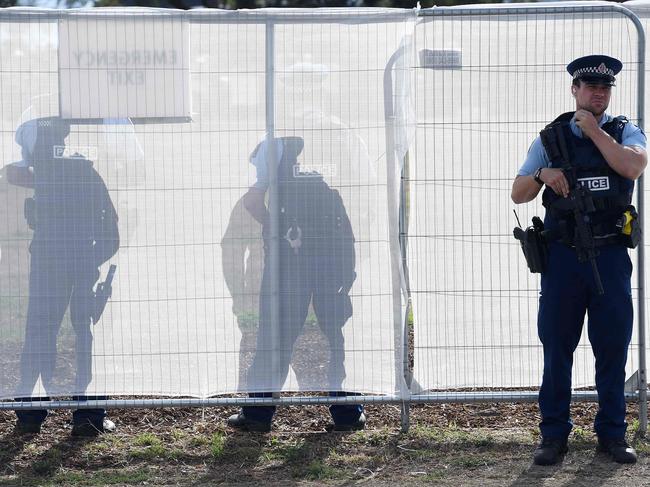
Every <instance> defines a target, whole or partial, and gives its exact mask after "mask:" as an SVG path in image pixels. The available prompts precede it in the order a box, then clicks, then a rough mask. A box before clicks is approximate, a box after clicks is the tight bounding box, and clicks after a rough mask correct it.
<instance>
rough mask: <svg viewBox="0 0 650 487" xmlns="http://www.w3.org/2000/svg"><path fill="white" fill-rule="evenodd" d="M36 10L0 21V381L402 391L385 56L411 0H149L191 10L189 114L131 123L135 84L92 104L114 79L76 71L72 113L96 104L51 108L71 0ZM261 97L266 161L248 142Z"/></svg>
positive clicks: (184, 389) (15, 389) (37, 385)
mask: <svg viewBox="0 0 650 487" xmlns="http://www.w3.org/2000/svg"><path fill="white" fill-rule="evenodd" d="M92 12H94V11H91V13H90V14H89V15H86V16H84V18H86V17H88V18H91V17H93V15H92ZM111 12H115V11H113V10H112V11H111ZM124 12H126V13H128V15H127V17H130V18H129V19H127V18H126V17H125V18H124V22H132V21H133V18H137V19H138V21H141V22H143V23H147V22H148V20H147V18H148V15H152V16H157V15H159V14H160V12H159V11H156V10H146V9H129V10H126V11H124ZM124 12H122V11H117V13H118V14H119V15H117V16H112V17H111V22H112V24H111V25H112V27H111V29H113V30H112V31H111V32H113V33H115V32H118V31H120V28H121V27H119V21H120V20H119V19H121V18H122V16H123V14H124ZM10 14H11V15H10ZM42 15H52V14H51V12H50V13H49V14H48V12H44V11H37V10H33V9H16V10H9V11H6V12H5V14H4V16H3V17H2V19H1V20H2V29H1V30H0V55H1V56H2V58H3V65H2V72H1V73H0V74H1V77H0V88H1V90H0V93H1V95H0V96H1V97H2V100H3V104H2V119H1V122H0V123H2V132H1V133H2V138H1V139H0V151H1V154H2V157H3V159H2V160H3V161H4V162H3V165H4V168H3V169H2V171H1V172H0V174H1V175H2V177H1V178H0V200H1V201H3V202H4V203H3V204H1V205H0V248H1V249H2V257H1V259H0V357H2V359H1V360H2V364H1V367H0V397H5V398H9V397H16V396H29V395H35V396H44V395H46V394H47V395H51V396H56V395H70V394H82V393H83V394H87V395H117V394H120V395H122V394H126V395H131V394H134V395H142V394H147V395H150V394H154V395H156V394H162V395H170V396H180V395H187V396H196V397H206V396H210V395H214V394H220V393H229V392H236V391H242V392H248V391H258V392H261V391H273V390H280V389H282V390H293V391H312V390H316V391H350V392H369V393H382V394H395V393H396V392H397V391H403V390H404V384H403V379H402V376H401V371H402V368H403V364H402V362H401V354H396V353H395V343H396V341H401V336H400V335H399V334H400V333H401V329H402V328H401V326H402V323H397V324H396V323H395V322H394V320H393V301H392V296H393V294H394V289H393V288H392V276H391V272H392V271H391V254H390V246H389V241H390V239H391V235H389V231H388V224H387V221H388V220H387V214H388V208H389V207H392V208H395V209H396V208H397V205H398V203H399V202H398V201H392V200H391V199H389V197H388V194H387V189H386V188H387V177H388V176H387V175H388V170H387V166H386V138H385V134H386V124H385V118H384V96H385V86H384V69H385V68H386V66H387V63H388V60H389V59H390V57H391V56H392V55H393V53H394V52H395V51H396V50H397V49H398V47H399V46H400V45H401V43H402V42H403V40H404V39H408V38H411V37H412V35H413V31H414V27H415V13H414V12H410V11H406V12H404V11H396V10H384V9H373V10H369V11H366V10H356V9H355V10H350V9H345V10H336V9H335V10H319V11H318V12H313V11H309V15H306V14H305V11H299V10H298V11H294V10H282V11H281V12H280V11H275V10H269V11H257V12H255V13H250V12H242V13H238V12H230V13H224V12H193V13H191V14H186V13H183V12H178V13H173V14H170V13H169V12H165V16H166V18H168V17H171V18H174V16H178V18H179V19H184V21H186V20H187V16H188V15H191V16H192V18H191V19H190V21H189V26H188V27H186V28H188V29H189V75H190V87H191V93H190V96H191V100H192V113H191V120H192V121H191V122H189V123H158V122H159V120H155V119H149V120H144V121H146V122H147V123H138V120H135V122H136V123H133V121H132V120H129V118H126V116H127V115H128V116H134V115H133V114H134V113H137V114H140V113H141V112H139V111H137V110H136V111H135V112H132V111H131V108H134V109H135V106H136V105H137V104H138V103H141V102H142V103H145V105H147V103H148V102H147V101H144V102H143V101H142V99H139V98H138V100H139V101H138V100H136V98H137V97H136V98H133V99H132V98H130V97H127V99H126V101H125V100H123V99H120V100H117V101H116V103H118V104H119V105H120V106H122V105H123V104H124V103H126V106H127V108H128V110H127V111H126V112H123V111H121V109H120V110H118V111H117V112H116V113H115V114H113V112H112V111H110V110H109V111H103V110H102V111H96V109H97V108H98V107H99V106H103V105H102V103H104V102H108V101H109V100H106V99H105V97H108V96H109V93H110V92H109V91H107V90H103V89H101V87H97V88H94V87H92V86H83V87H82V88H83V89H84V90H87V93H89V94H90V98H89V99H88V100H87V101H86V102H84V101H83V99H80V100H77V102H79V104H80V106H81V105H82V104H84V103H85V104H87V106H86V107H85V108H83V107H82V108H83V109H87V110H88V111H86V112H84V111H83V109H82V110H81V111H80V112H79V113H80V114H83V113H86V114H88V116H89V117H91V118H96V117H97V116H100V117H102V118H103V121H98V120H92V123H83V120H81V121H80V120H74V121H73V123H72V124H67V123H65V121H62V120H61V119H59V118H58V116H59V114H60V110H61V105H60V104H59V103H60V102H59V100H60V94H59V90H60V86H59V84H58V83H59V79H60V78H59V75H60V73H58V70H57V66H58V64H57V57H58V56H60V55H61V53H60V52H57V46H58V45H60V44H59V40H60V39H59V37H58V36H59V35H60V34H59V30H58V27H59V23H58V22H57V20H59V21H61V22H62V21H63V19H65V18H66V16H67V14H66V13H65V12H58V13H57V14H56V16H55V17H54V18H53V19H52V21H49V20H47V19H48V18H49V17H42ZM57 16H58V17H59V18H58V19H57V18H56V17H57ZM30 19H33V20H34V21H33V22H30V21H28V20H30ZM116 19H117V20H116ZM319 19H321V20H323V22H319ZM37 20H38V21H37ZM268 20H273V21H274V23H273V24H269V25H273V29H272V31H271V32H270V31H269V29H268V27H267V21H268ZM380 20H381V22H380ZM92 21H93V22H96V23H97V24H98V25H100V24H101V22H102V15H101V11H100V13H98V15H97V16H96V18H94V17H93V19H92ZM115 22H118V24H117V26H116V24H115ZM181 24H182V23H181ZM143 25H144V24H143ZM174 25H176V24H175V23H174ZM182 25H185V24H182ZM183 28H185V27H183ZM98 29H99V27H98ZM181 30H182V29H181ZM98 31H99V30H98ZM172 31H173V29H172V30H171V31H170V32H168V34H169V35H172ZM103 32H109V31H108V28H105V29H104V30H103ZM136 40H137V38H136ZM119 42H121V40H120V39H119V38H113V37H111V36H108V38H104V39H102V49H106V50H112V49H116V45H118V44H119ZM269 43H272V44H271V45H270V46H269ZM61 46H62V48H63V47H64V46H65V45H64V44H61ZM267 48H270V52H271V54H272V64H268V63H267V57H266V56H267ZM70 54H71V53H68V58H70ZM167 82H168V83H169V84H165V83H167ZM81 84H82V85H83V83H81ZM177 87H178V85H176V84H174V82H173V81H172V80H168V81H164V82H163V86H162V88H161V90H160V91H157V92H153V93H152V92H150V91H149V92H148V93H147V96H150V95H152V94H153V95H155V102H156V103H158V102H166V101H169V100H168V96H170V95H169V93H174V94H176V93H177V92H176V88H177ZM170 90H171V91H170ZM129 96H130V92H129ZM178 96H181V97H182V96H184V95H183V93H180V94H179V95H178ZM147 99H148V98H147ZM132 103H133V104H135V105H132ZM269 104H271V105H272V107H273V110H274V116H273V118H272V122H273V124H272V130H273V135H274V137H275V139H276V141H277V144H279V146H280V147H281V148H282V150H281V152H282V153H281V154H276V157H277V160H276V161H275V162H276V166H273V165H269V159H268V158H264V157H263V158H260V157H257V156H256V154H257V153H258V152H259V151H260V150H261V145H263V143H261V141H263V140H264V139H265V138H266V137H267V135H266V133H267V131H268V128H269V127H268V119H267V117H266V114H267V109H268V108H269ZM137 106H139V105H137ZM183 106H184V107H186V106H187V105H183ZM148 108H149V107H148V106H147V111H146V115H151V112H149V111H148ZM138 110H139V109H138ZM175 113H176V112H175ZM72 115H74V116H75V117H76V116H77V113H74V114H72ZM139 122H143V120H140V121H139ZM34 123H36V130H35V131H34V130H32V129H33V127H34V126H33V124H34ZM20 127H22V128H20ZM19 128H20V129H19ZM17 131H19V132H20V133H21V136H20V137H19V143H17V140H16V132H17ZM67 131H69V135H68V134H67ZM26 134H31V136H32V139H30V140H29V141H27V140H26V139H29V137H27V136H26ZM34 134H35V139H33V137H34ZM54 145H58V146H63V147H65V148H66V149H65V150H63V152H60V154H59V155H62V156H63V157H54V156H53V155H52V152H51V148H52V146H54ZM26 146H28V147H31V149H30V150H27V149H25V147H26ZM91 159H92V160H91ZM11 161H20V162H19V163H17V164H12V163H11ZM273 171H276V172H275V173H273ZM21 177H24V178H27V179H28V180H29V178H31V180H30V181H31V186H32V187H31V188H29V187H22V186H20V185H18V183H19V182H20V178H21ZM8 178H9V179H11V180H12V181H11V182H12V183H11V184H10V183H9V182H8V181H7V179H8ZM273 181H275V182H273ZM22 182H23V183H24V181H22ZM274 185H275V186H274ZM28 186H29V184H28ZM251 187H253V189H249V188H251ZM274 191H275V192H274ZM247 194H248V195H249V196H248V197H247V198H244V195H247ZM274 195H275V196H274ZM25 200H29V201H28V203H27V207H26V208H27V211H26V212H24V207H25ZM274 208H275V211H277V214H276V219H275V221H277V225H278V226H277V230H276V232H277V233H276V235H277V238H276V240H275V244H274V243H273V232H274V230H273V226H272V220H273V218H271V217H269V215H270V213H269V211H273V209H274ZM24 213H27V216H28V217H30V218H31V219H32V221H30V223H31V224H32V227H33V228H30V227H29V226H28V223H27V219H26V218H25V217H24ZM115 225H117V227H115ZM118 234H119V241H118V240H117V235H118ZM395 238H396V236H395ZM274 245H275V246H276V248H277V249H278V254H277V256H276V257H277V261H276V262H277V263H279V266H278V268H277V270H275V271H274V270H273V269H274V267H273V266H274V264H272V263H271V262H270V259H272V257H271V252H270V250H269V249H271V248H273V247H274ZM30 246H31V253H30V251H29V247H30ZM111 265H115V266H116V267H115V268H114V277H113V279H112V282H110V283H109V282H107V276H108V275H109V271H110V266H111ZM98 268H99V271H100V273H99V275H98V274H97V273H96V269H98ZM102 283H105V284H103V285H101V284H102ZM109 284H110V286H109ZM109 288H110V290H111V291H112V293H110V294H111V295H110V298H109V299H108V300H107V302H106V306H105V309H104V311H103V314H102V315H101V317H98V316H96V315H97V313H98V312H97V310H98V309H99V308H101V305H102V300H101V299H100V298H101V297H102V296H104V298H106V297H107V296H108V294H109V292H108V291H109ZM397 292H398V293H399V289H397ZM400 312H401V311H400ZM402 314H403V313H402ZM396 330H397V332H396Z"/></svg>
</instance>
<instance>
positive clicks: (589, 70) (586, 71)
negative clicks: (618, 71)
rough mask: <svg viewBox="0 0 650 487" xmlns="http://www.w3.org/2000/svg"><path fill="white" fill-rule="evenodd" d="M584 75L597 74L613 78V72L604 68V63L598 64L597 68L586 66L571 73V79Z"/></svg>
mask: <svg viewBox="0 0 650 487" xmlns="http://www.w3.org/2000/svg"><path fill="white" fill-rule="evenodd" d="M585 74H597V75H606V76H611V77H612V78H613V77H614V70H613V69H609V68H608V67H607V66H605V63H600V64H599V65H598V66H587V67H586V68H580V69H576V70H575V71H574V73H573V78H574V79H575V78H579V77H580V76H583V75H585Z"/></svg>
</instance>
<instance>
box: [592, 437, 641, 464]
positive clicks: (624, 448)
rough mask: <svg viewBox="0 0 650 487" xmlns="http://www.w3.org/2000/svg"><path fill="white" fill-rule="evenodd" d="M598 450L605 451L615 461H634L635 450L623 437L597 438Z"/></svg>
mask: <svg viewBox="0 0 650 487" xmlns="http://www.w3.org/2000/svg"><path fill="white" fill-rule="evenodd" d="M598 451H600V452H603V453H607V454H608V455H609V456H610V457H612V460H614V461H615V462H616V463H636V451H635V450H634V448H632V447H631V446H630V445H628V444H627V441H625V438H619V439H612V438H607V439H606V438H598Z"/></svg>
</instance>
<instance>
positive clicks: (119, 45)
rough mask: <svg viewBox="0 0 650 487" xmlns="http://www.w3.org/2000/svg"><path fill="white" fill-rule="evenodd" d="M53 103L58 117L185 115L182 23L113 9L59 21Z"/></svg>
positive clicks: (186, 61) (186, 89)
mask: <svg viewBox="0 0 650 487" xmlns="http://www.w3.org/2000/svg"><path fill="white" fill-rule="evenodd" d="M59 102H60V112H61V117H62V118H75V119H77V118H81V119H84V118H88V119H94V118H126V117H133V118H136V117H137V118H158V117H171V118H176V117H189V116H190V114H191V98H190V76H189V27H188V22H187V21H186V20H184V19H182V18H181V17H179V16H176V15H164V14H163V15H161V14H157V15H148V14H146V13H145V14H143V15H133V12H132V11H131V12H129V14H128V15H127V14H126V13H125V12H124V11H120V10H115V9H110V10H108V11H107V13H106V14H100V15H97V12H96V11H95V12H93V15H92V16H91V15H88V14H82V13H79V14H72V15H69V16H66V17H64V18H62V19H61V20H60V21H59Z"/></svg>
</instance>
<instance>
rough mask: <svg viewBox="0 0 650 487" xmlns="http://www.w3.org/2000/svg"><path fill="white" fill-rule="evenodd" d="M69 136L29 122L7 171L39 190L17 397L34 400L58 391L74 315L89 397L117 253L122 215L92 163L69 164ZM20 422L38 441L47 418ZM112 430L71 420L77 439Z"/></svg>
mask: <svg viewBox="0 0 650 487" xmlns="http://www.w3.org/2000/svg"><path fill="white" fill-rule="evenodd" d="M69 131H70V127H69V125H68V123H67V122H65V121H63V120H61V119H59V118H55V117H49V118H39V119H35V120H30V121H28V122H25V123H24V124H22V125H21V126H20V127H19V128H18V130H17V132H16V142H18V144H19V145H20V146H21V148H22V155H23V160H22V161H20V162H17V163H13V164H10V165H9V166H8V167H7V179H8V181H9V182H10V183H12V184H15V185H19V186H24V187H28V188H33V189H34V197H33V198H28V199H27V200H26V202H25V217H26V219H27V223H28V225H29V226H30V228H32V229H33V230H34V235H33V238H32V242H31V245H30V249H29V250H30V254H31V258H30V273H29V302H28V308H27V324H26V330H25V342H24V344H23V350H22V355H21V362H20V375H21V377H20V384H19V385H18V388H17V392H18V395H24V394H31V393H32V390H33V388H34V386H35V384H36V383H37V381H38V379H39V377H40V379H41V382H42V383H43V387H44V388H45V390H46V391H52V390H55V389H56V387H57V386H56V379H57V378H56V375H55V372H56V369H57V363H56V362H57V360H56V358H57V335H58V333H59V329H60V327H61V322H62V320H63V317H64V315H65V313H66V310H67V309H68V308H69V309H70V321H71V322H72V327H73V329H74V332H75V356H76V370H75V385H74V389H75V392H76V393H77V394H83V393H84V392H85V391H86V388H87V387H88V385H89V384H90V382H91V379H92V340H93V336H92V331H91V324H92V323H97V321H98V320H99V317H100V315H101V312H102V311H103V306H104V305H105V303H106V301H105V297H104V298H102V296H101V294H102V293H101V292H98V293H95V291H94V290H93V287H94V286H95V283H96V282H97V280H98V277H99V271H98V267H99V266H101V265H102V264H103V263H104V262H106V261H107V260H108V259H110V258H111V257H112V256H113V255H114V254H115V253H116V252H117V250H118V248H119V232H118V227H117V213H116V211H115V208H114V206H113V203H112V201H111V199H110V196H109V194H108V190H107V189H106V185H105V183H104V181H103V180H102V178H101V176H100V175H99V174H98V173H97V171H95V169H94V168H93V167H92V162H91V161H88V160H86V159H85V158H83V157H81V156H79V155H74V156H73V157H63V155H64V154H65V151H64V150H63V149H64V141H65V138H66V137H67V135H68V134H69ZM105 284H108V285H109V286H110V283H105ZM99 287H101V286H99ZM98 289H99V288H98ZM43 399H44V400H47V398H43ZM73 399H74V400H79V401H85V400H86V399H105V397H92V398H90V397H89V398H86V397H85V396H75V397H73ZM19 400H20V398H19ZM24 400H29V399H24ZM32 400H37V399H36V398H34V399H32ZM16 414H17V416H18V421H17V423H16V429H17V431H18V432H21V433H38V432H39V431H40V429H41V424H42V423H43V421H45V418H46V417H47V411H46V410H40V409H39V410H27V411H17V412H16ZM114 428H115V425H114V424H113V422H112V421H110V420H108V419H107V418H106V412H105V411H104V409H79V410H76V411H74V413H73V428H72V434H73V436H95V435H97V434H98V433H100V432H104V431H110V430H113V429H114Z"/></svg>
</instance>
